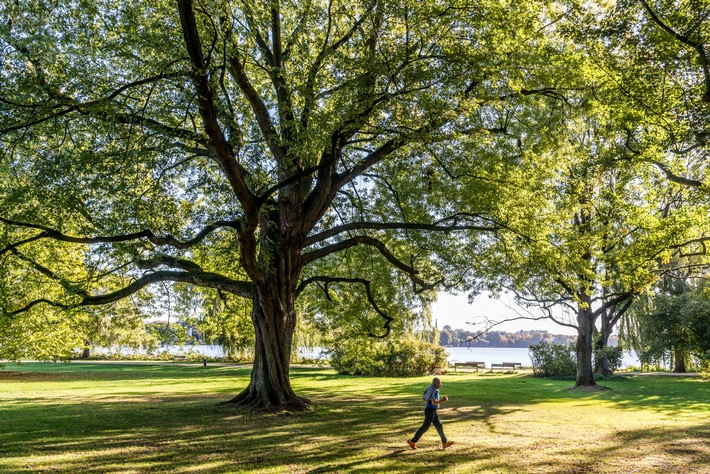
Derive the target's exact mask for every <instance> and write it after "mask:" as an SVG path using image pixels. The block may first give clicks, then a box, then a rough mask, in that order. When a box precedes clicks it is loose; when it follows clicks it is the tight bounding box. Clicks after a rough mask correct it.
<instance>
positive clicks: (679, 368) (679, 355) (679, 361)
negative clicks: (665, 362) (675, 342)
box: [673, 347, 688, 374]
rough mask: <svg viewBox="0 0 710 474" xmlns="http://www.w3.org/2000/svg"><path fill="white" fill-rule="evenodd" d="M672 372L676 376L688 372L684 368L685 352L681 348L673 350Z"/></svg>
mask: <svg viewBox="0 0 710 474" xmlns="http://www.w3.org/2000/svg"><path fill="white" fill-rule="evenodd" d="M673 372H675V373H677V374H685V373H686V372H688V370H687V369H686V367H685V350H684V349H683V348H682V347H674V348H673Z"/></svg>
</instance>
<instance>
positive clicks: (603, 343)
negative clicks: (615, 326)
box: [594, 324, 613, 377]
mask: <svg viewBox="0 0 710 474" xmlns="http://www.w3.org/2000/svg"><path fill="white" fill-rule="evenodd" d="M610 336H611V330H610V329H607V328H606V327H605V325H603V324H602V332H601V334H600V335H599V338H598V339H597V342H596V346H595V348H596V350H597V354H599V353H600V352H601V351H602V350H603V349H604V348H606V347H607V346H608V345H609V337H610ZM594 371H595V372H597V373H600V374H602V375H603V376H604V377H610V376H611V375H613V373H612V371H611V369H610V368H609V358H608V357H607V356H606V354H605V355H604V356H602V357H600V358H598V359H597V360H596V361H595V364H594Z"/></svg>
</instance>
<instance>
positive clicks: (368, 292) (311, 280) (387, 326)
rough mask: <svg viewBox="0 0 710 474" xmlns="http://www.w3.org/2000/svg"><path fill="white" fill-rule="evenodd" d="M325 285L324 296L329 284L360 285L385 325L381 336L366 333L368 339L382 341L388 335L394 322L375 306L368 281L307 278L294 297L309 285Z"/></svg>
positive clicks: (319, 277)
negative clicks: (317, 283)
mask: <svg viewBox="0 0 710 474" xmlns="http://www.w3.org/2000/svg"><path fill="white" fill-rule="evenodd" d="M316 282H319V283H325V284H326V287H325V289H324V291H325V292H326V295H327V294H328V285H329V284H330V283H357V284H361V285H363V286H364V287H365V293H366V295H367V301H368V302H369V303H370V306H372V308H373V309H374V310H375V312H377V314H379V315H380V316H381V317H382V318H383V319H384V320H385V324H384V325H383V326H382V327H383V329H384V330H385V333H384V334H382V335H377V334H372V333H368V335H369V336H370V337H374V338H378V339H384V338H386V337H387V336H389V334H390V329H391V328H390V324H391V323H392V321H393V320H394V318H392V317H391V316H388V315H387V313H385V312H384V311H382V310H381V309H380V307H379V306H378V305H377V302H376V301H375V298H374V297H373V296H372V290H371V288H370V284H371V282H370V281H369V280H366V279H364V278H344V277H327V276H315V277H311V278H307V279H305V280H303V281H302V282H301V284H300V285H298V289H297V290H296V295H300V294H301V292H302V291H303V290H305V289H306V287H307V286H308V285H310V284H311V283H316Z"/></svg>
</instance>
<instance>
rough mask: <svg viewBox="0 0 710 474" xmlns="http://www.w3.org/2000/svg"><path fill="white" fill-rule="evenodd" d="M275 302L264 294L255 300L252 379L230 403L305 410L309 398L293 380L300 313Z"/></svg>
mask: <svg viewBox="0 0 710 474" xmlns="http://www.w3.org/2000/svg"><path fill="white" fill-rule="evenodd" d="M274 303H275V302H274V301H263V298H260V297H256V298H255V299H254V301H253V305H254V306H253V309H252V321H253V323H254V328H255V330H256V346H255V351H254V365H253V367H252V371H251V380H250V382H249V386H247V388H246V389H244V391H242V392H241V393H240V394H239V395H237V396H236V397H234V398H233V399H231V400H229V402H230V403H236V404H238V405H241V406H244V407H248V408H253V409H256V410H268V411H278V410H304V409H305V408H306V406H307V404H308V403H309V400H308V399H305V398H302V397H299V396H297V395H296V394H295V393H294V392H293V389H292V388H291V382H290V380H289V365H290V359H291V343H292V341H293V330H294V327H295V318H296V313H295V311H294V310H293V309H291V310H290V311H287V312H281V311H278V306H279V305H277V304H274ZM269 313H270V314H269Z"/></svg>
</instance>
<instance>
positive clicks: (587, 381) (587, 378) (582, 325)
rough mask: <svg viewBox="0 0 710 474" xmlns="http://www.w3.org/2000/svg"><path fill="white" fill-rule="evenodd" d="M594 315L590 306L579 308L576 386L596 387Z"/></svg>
mask: <svg viewBox="0 0 710 474" xmlns="http://www.w3.org/2000/svg"><path fill="white" fill-rule="evenodd" d="M593 343H594V317H593V315H592V310H591V308H589V307H586V308H579V309H578V310H577V381H576V383H575V387H595V386H596V385H597V383H596V382H595V381H594V372H593V370H592V369H593V368H594V367H593V363H592V362H593V361H592V345H593Z"/></svg>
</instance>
